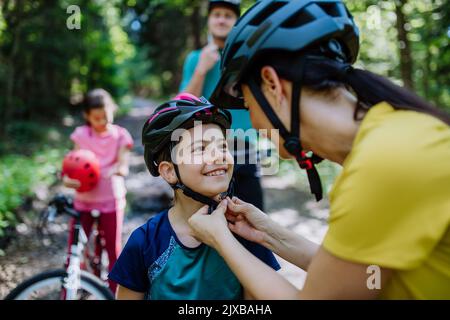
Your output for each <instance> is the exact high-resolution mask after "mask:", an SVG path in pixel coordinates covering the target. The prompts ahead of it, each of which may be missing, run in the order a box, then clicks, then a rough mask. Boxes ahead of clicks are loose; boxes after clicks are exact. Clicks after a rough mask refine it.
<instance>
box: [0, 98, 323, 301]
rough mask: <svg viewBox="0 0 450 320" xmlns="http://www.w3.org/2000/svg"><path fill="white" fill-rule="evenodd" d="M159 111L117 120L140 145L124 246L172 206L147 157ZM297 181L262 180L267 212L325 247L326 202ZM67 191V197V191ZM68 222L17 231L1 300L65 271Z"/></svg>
mask: <svg viewBox="0 0 450 320" xmlns="http://www.w3.org/2000/svg"><path fill="white" fill-rule="evenodd" d="M155 106H156V102H152V101H147V100H142V99H136V100H135V107H134V108H133V109H132V111H131V112H130V113H129V114H128V115H127V116H126V117H123V118H121V119H119V120H118V121H117V123H118V124H120V125H122V126H124V127H126V128H127V129H128V130H129V131H130V133H131V134H132V136H133V138H134V140H135V147H134V150H133V153H132V156H131V163H130V175H129V176H128V177H127V179H126V184H127V189H128V212H127V215H126V216H125V221H124V227H123V241H124V242H126V240H127V239H128V237H129V235H130V233H131V232H132V231H133V230H134V229H135V228H136V227H138V226H139V225H141V224H143V223H144V222H145V221H146V220H147V219H148V218H150V217H151V216H152V215H154V214H155V213H156V212H158V211H159V210H161V209H162V208H164V207H166V206H167V205H168V204H169V203H170V194H171V189H170V187H169V186H168V185H167V183H165V182H164V181H162V179H161V178H154V177H152V176H151V175H150V174H148V172H147V169H146V167H145V163H144V160H143V157H142V154H143V148H142V146H141V136H140V135H141V128H142V124H143V123H144V121H145V120H146V118H147V117H148V115H149V114H150V113H151V112H152V110H153V109H154V107H155ZM292 178H293V177H292V175H285V176H281V177H279V176H265V177H263V179H262V183H263V188H264V196H265V204H266V212H267V213H268V214H269V215H270V216H271V218H272V219H274V220H275V221H277V222H279V223H280V224H282V225H284V226H286V227H287V228H289V229H292V230H295V231H296V232H298V233H300V234H302V235H303V236H305V237H307V238H308V239H310V240H313V241H316V242H321V241H322V239H323V236H324V235H325V232H326V229H327V227H326V218H327V215H328V214H327V202H326V201H322V203H321V204H317V203H315V202H314V201H313V200H312V196H311V195H309V194H306V193H304V192H302V191H299V190H298V188H296V187H295V183H294V180H293V179H292ZM64 191H65V192H67V189H64ZM67 220H68V219H67V217H61V218H59V219H58V220H57V221H56V223H54V224H53V225H52V226H51V230H50V231H51V232H50V235H48V236H44V237H39V236H38V235H37V234H36V231H35V229H34V228H33V227H32V226H26V225H23V224H22V225H19V226H18V227H17V230H18V233H19V237H18V238H17V239H15V240H13V241H12V242H11V244H10V245H9V246H8V247H7V248H6V250H5V255H4V256H3V257H0V299H2V298H3V297H4V296H5V295H6V294H7V293H8V292H9V291H10V290H11V289H12V288H14V287H15V286H16V285H17V284H18V283H20V282H22V281H23V280H25V279H27V278H28V277H30V276H32V275H35V274H37V273H39V272H42V271H45V270H49V269H52V268H59V267H61V266H62V264H63V261H64V258H65V250H66V243H67ZM277 258H278V260H279V262H280V264H281V266H282V270H281V271H280V273H281V274H282V275H283V276H285V277H286V278H287V279H288V280H289V281H291V282H292V283H293V284H294V285H295V286H297V287H299V288H301V287H302V286H303V282H304V278H305V273H304V272H303V271H302V270H300V269H299V268H297V267H295V266H293V265H292V264H290V263H288V262H287V261H284V260H283V259H281V258H280V257H277Z"/></svg>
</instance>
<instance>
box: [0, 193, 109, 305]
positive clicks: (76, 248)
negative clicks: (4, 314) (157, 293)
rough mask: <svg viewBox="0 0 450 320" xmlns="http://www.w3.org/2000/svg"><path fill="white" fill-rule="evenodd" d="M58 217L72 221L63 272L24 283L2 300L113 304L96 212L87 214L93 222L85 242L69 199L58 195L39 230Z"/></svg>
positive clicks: (45, 274) (105, 255)
mask: <svg viewBox="0 0 450 320" xmlns="http://www.w3.org/2000/svg"><path fill="white" fill-rule="evenodd" d="M61 214H67V215H69V216H71V217H73V218H75V220H74V228H73V229H72V231H71V232H72V239H73V242H72V245H71V246H70V250H69V253H68V259H67V260H66V263H65V266H64V268H61V269H56V270H50V271H45V272H42V273H40V274H37V275H35V276H33V277H31V278H29V279H28V280H25V281H24V282H22V283H21V284H19V285H18V286H17V287H16V288H14V289H13V290H12V291H11V292H10V293H9V294H8V295H7V296H6V297H5V300H114V296H113V293H112V292H111V291H110V289H109V287H108V285H107V282H106V281H107V275H108V264H109V261H107V254H106V250H105V247H104V239H103V238H102V235H101V234H100V233H99V231H98V229H97V223H98V217H99V216H100V212H99V211H97V210H93V211H91V215H92V216H93V217H94V219H95V220H96V222H95V223H94V225H93V228H92V232H91V235H90V236H89V238H88V237H87V235H86V233H85V232H84V230H83V227H82V226H81V220H80V212H78V211H76V210H75V209H73V203H72V199H71V198H69V197H67V196H65V195H62V194H58V195H56V196H55V197H54V198H53V199H52V200H51V201H50V202H49V205H48V207H47V208H46V209H45V210H44V211H43V212H42V214H41V219H40V223H39V224H40V228H43V227H44V226H46V224H47V222H52V221H53V220H54V219H55V217H56V216H57V215H61Z"/></svg>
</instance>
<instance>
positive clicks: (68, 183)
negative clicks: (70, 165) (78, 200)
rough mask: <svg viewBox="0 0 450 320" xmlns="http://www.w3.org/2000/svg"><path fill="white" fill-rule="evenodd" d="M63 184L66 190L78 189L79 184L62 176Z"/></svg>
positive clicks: (75, 180) (77, 181)
mask: <svg viewBox="0 0 450 320" xmlns="http://www.w3.org/2000/svg"><path fill="white" fill-rule="evenodd" d="M63 184H64V186H65V187H67V188H72V189H78V188H79V187H80V186H81V183H80V181H79V180H77V179H71V178H69V177H68V176H63Z"/></svg>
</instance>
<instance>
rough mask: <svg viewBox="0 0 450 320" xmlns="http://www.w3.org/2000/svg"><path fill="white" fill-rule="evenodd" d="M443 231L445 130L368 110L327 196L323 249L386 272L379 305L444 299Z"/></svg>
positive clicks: (448, 243)
mask: <svg viewBox="0 0 450 320" xmlns="http://www.w3.org/2000/svg"><path fill="white" fill-rule="evenodd" d="M449 225H450V127H449V126H448V125H447V124H445V123H444V122H442V121H440V120H439V119H436V118H434V117H432V116H429V115H426V114H423V113H418V112H414V111H400V110H394V109H393V108H392V106H390V105H389V104H387V103H379V104H377V105H375V106H373V107H372V108H371V109H370V110H369V112H368V113H367V114H366V116H365V118H364V120H363V121H362V123H361V126H360V129H359V131H358V133H357V135H356V137H355V141H354V143H353V148H352V151H351V153H350V154H349V155H348V157H347V158H346V159H345V162H344V164H343V170H342V172H341V174H340V176H339V177H338V178H337V179H336V182H335V184H334V186H333V190H332V191H331V192H330V218H329V229H328V233H327V235H326V236H325V239H324V242H323V246H324V248H325V249H326V250H328V251H329V252H331V253H332V254H333V255H335V256H337V257H340V258H342V259H345V260H348V261H353V262H356V263H363V264H368V265H378V266H380V267H386V268H391V269H393V270H394V274H393V276H392V278H391V280H390V281H388V283H387V284H386V285H385V287H384V288H381V291H380V296H379V297H380V298H381V299H450V230H449ZM368 277H369V274H368Z"/></svg>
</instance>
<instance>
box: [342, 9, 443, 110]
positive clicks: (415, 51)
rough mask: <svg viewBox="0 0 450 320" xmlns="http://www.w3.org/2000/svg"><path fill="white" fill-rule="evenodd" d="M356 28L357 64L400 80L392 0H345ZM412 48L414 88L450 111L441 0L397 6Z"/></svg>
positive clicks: (396, 31)
mask: <svg viewBox="0 0 450 320" xmlns="http://www.w3.org/2000/svg"><path fill="white" fill-rule="evenodd" d="M345 3H346V4H347V6H348V8H349V10H350V11H351V12H352V14H353V16H354V17H355V20H356V23H357V25H358V27H359V28H360V37H361V50H360V55H359V60H358V62H357V64H358V65H360V66H363V67H365V68H367V69H368V70H371V71H373V72H375V73H378V74H382V75H384V76H388V77H390V78H391V79H392V80H394V81H395V82H397V83H399V84H402V83H403V79H402V77H401V74H400V55H399V48H400V47H402V46H404V44H403V43H400V42H399V41H398V38H397V35H398V27H397V26H396V19H397V16H396V12H395V5H396V2H395V1H386V0H385V1H371V0H364V1H361V0H346V1H345ZM402 12H403V14H404V15H405V19H406V23H405V25H404V26H403V28H404V30H405V31H406V32H407V36H408V40H409V42H410V46H411V60H412V64H413V68H412V79H413V85H414V90H415V91H416V92H417V93H418V94H419V95H421V96H422V97H424V98H425V99H427V100H429V101H431V102H433V103H434V104H436V105H437V106H438V107H441V108H446V109H447V110H448V111H450V94H449V90H448V88H449V87H450V50H449V42H450V37H449V35H448V28H449V26H450V7H449V6H448V4H447V3H446V1H442V0H408V1H405V5H404V6H403V8H402Z"/></svg>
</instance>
